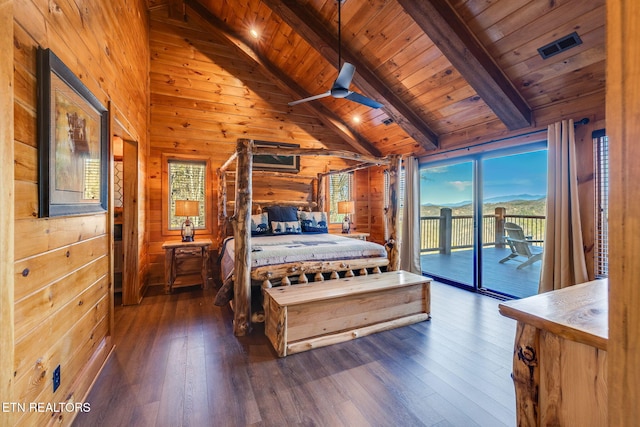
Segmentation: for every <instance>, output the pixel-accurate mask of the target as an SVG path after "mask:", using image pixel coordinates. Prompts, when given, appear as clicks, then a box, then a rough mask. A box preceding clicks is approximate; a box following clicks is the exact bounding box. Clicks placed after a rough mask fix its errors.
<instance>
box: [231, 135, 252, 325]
mask: <svg viewBox="0 0 640 427" xmlns="http://www.w3.org/2000/svg"><path fill="white" fill-rule="evenodd" d="M236 152H237V153H238V157H237V168H236V171H237V173H236V198H235V201H236V204H235V213H234V215H233V218H232V221H233V234H234V241H235V280H234V286H233V292H234V296H233V306H234V310H233V333H234V334H235V335H236V336H244V335H246V334H248V333H249V332H250V330H251V233H250V230H251V197H252V194H251V193H252V189H251V188H252V179H251V175H252V174H251V169H252V167H253V142H252V141H251V140H250V139H239V140H238V143H237V151H236Z"/></svg>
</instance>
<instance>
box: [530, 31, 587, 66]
mask: <svg viewBox="0 0 640 427" xmlns="http://www.w3.org/2000/svg"><path fill="white" fill-rule="evenodd" d="M579 44H582V40H580V36H579V35H578V33H576V32H573V33H571V34H569V35H568V36H564V37H562V38H560V39H558V40H556V41H554V42H551V43H549V44H548V45H546V46H542V47H541V48H539V49H538V52H539V53H540V56H542V59H547V58H549V57H551V56H553V55H557V54H559V53H560V52H564V51H565V50H568V49H571V48H572V47H574V46H578V45H579Z"/></svg>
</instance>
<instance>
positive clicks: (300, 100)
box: [289, 91, 331, 106]
mask: <svg viewBox="0 0 640 427" xmlns="http://www.w3.org/2000/svg"><path fill="white" fill-rule="evenodd" d="M327 96H331V92H330V91H329V92H325V93H321V94H320V95H314V96H310V97H308V98H304V99H299V100H297V101H291V102H290V103H289V105H290V106H294V105H298V104H302V103H303V102H308V101H313V100H315V99H320V98H326V97H327Z"/></svg>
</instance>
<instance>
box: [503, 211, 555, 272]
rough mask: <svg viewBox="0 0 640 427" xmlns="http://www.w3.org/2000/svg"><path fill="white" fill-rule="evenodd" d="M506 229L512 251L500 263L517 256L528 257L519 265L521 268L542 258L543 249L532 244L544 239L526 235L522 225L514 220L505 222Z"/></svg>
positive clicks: (506, 238) (507, 240)
mask: <svg viewBox="0 0 640 427" xmlns="http://www.w3.org/2000/svg"><path fill="white" fill-rule="evenodd" d="M504 231H506V233H507V235H506V236H505V241H506V242H507V244H508V245H509V247H510V248H511V253H510V254H509V255H508V256H506V257H505V258H503V259H501V260H500V264H502V263H503V262H506V261H509V260H511V259H515V258H517V257H523V258H526V259H525V260H524V262H522V264H520V265H519V266H518V268H517V269H518V270H520V269H521V268H524V267H526V266H527V265H531V264H533V263H534V262H536V261H540V260H541V259H542V249H541V248H538V247H535V246H532V245H531V244H532V243H541V242H543V241H544V240H531V236H525V235H524V231H522V227H520V226H519V225H518V224H514V223H513V222H505V223H504ZM516 261H517V260H516Z"/></svg>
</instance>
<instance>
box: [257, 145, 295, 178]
mask: <svg viewBox="0 0 640 427" xmlns="http://www.w3.org/2000/svg"><path fill="white" fill-rule="evenodd" d="M254 145H255V146H256V147H276V148H280V147H283V148H300V145H299V144H287V143H284V142H267V141H254ZM253 170H257V171H272V172H291V173H298V172H300V156H298V155H271V154H264V155H263V154H254V155H253Z"/></svg>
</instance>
